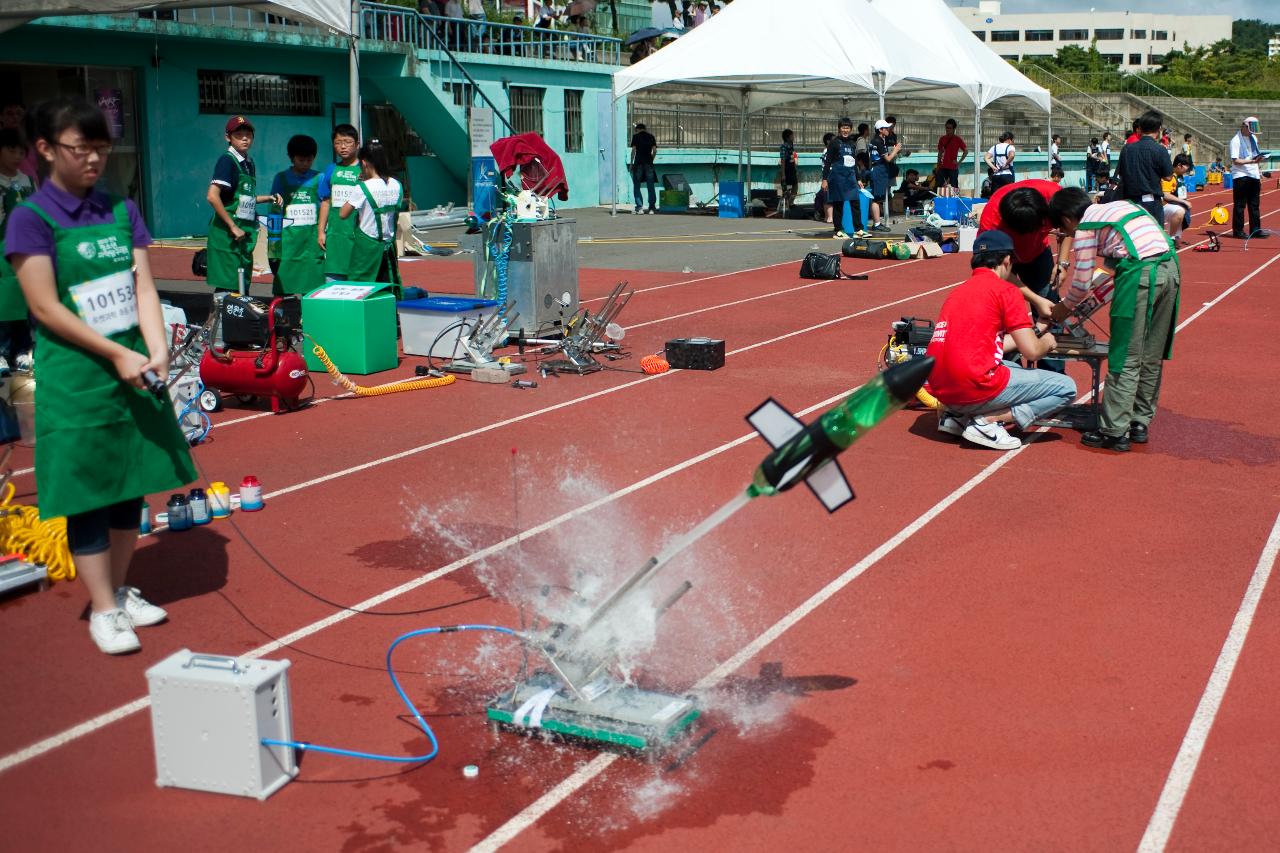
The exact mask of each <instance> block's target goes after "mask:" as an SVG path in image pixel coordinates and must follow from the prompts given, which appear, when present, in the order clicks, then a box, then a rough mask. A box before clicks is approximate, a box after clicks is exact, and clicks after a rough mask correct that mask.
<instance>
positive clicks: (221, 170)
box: [205, 116, 282, 290]
mask: <svg viewBox="0 0 1280 853" xmlns="http://www.w3.org/2000/svg"><path fill="white" fill-rule="evenodd" d="M226 136H227V145H228V146H229V147H228V148H227V152H226V153H225V154H223V155H222V156H221V157H220V158H218V162H217V164H216V165H215V166H214V168H213V179H212V180H211V181H210V182H209V190H208V192H207V193H206V194H205V200H206V201H208V202H209V206H210V207H212V208H213V218H212V219H210V220H209V239H208V244H207V246H206V248H207V251H208V254H207V257H208V264H209V271H208V273H207V277H208V280H209V284H210V286H212V287H213V288H215V289H217V290H239V288H240V283H241V280H242V279H243V282H244V286H245V287H246V288H248V286H249V281H250V279H252V278H253V247H254V244H256V243H257V242H258V203H259V202H275V203H276V204H280V203H281V202H282V199H280V198H279V197H278V196H271V195H258V194H257V192H258V189H257V188H258V178H257V170H256V169H255V168H254V165H253V161H252V160H250V159H249V147H250V146H251V145H253V125H252V124H250V123H249V120H248V119H246V118H245V117H244V116H233V117H232V118H231V119H229V120H228V121H227V125H226Z"/></svg>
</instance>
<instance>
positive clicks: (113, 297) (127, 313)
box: [71, 270, 138, 335]
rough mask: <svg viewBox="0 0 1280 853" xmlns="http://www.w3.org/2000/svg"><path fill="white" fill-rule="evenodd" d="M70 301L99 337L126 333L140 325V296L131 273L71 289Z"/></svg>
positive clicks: (121, 272) (122, 271)
mask: <svg viewBox="0 0 1280 853" xmlns="http://www.w3.org/2000/svg"><path fill="white" fill-rule="evenodd" d="M71 298H72V299H74V300H75V303H76V309H77V310H78V311H79V312H80V319H81V320H84V321H85V323H87V324H88V326H89V328H91V329H93V330H94V331H95V332H97V333H98V334H100V335H114V334H116V333H117V332H127V331H128V330H129V329H132V328H134V327H135V326H137V325H138V294H137V291H136V290H135V289H134V286H133V271H132V270H121V271H120V272H117V273H112V274H111V275H104V276H103V277H102V278H95V279H94V280H93V281H86V282H85V283H83V284H76V285H72V287H71Z"/></svg>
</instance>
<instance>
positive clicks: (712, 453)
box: [0, 388, 856, 773]
mask: <svg viewBox="0 0 1280 853" xmlns="http://www.w3.org/2000/svg"><path fill="white" fill-rule="evenodd" d="M854 390H856V389H853V388H850V389H847V390H845V391H841V392H840V393H839V394H836V395H834V396H832V397H828V398H827V399H825V400H822V401H820V402H817V403H814V404H813V405H812V406H809V407H807V408H805V409H801V410H800V411H799V412H797V413H796V414H797V415H808V414H811V413H812V412H815V411H818V410H820V409H825V408H826V407H828V406H831V405H833V404H835V403H836V402H837V401H839V400H842V399H844V398H845V397H847V396H848V395H849V394H852V393H853V391H854ZM755 437H756V434H755V432H750V433H746V434H744V435H740V436H738V437H737V438H735V439H733V440H731V441H727V442H725V443H724V444H721V445H719V446H718V447H713V448H711V449H710V450H707V451H704V452H703V453H700V454H698V455H697V456H692V457H690V458H688V459H686V460H684V461H683V462H678V463H676V464H674V465H671V466H670V467H668V468H665V469H663V470H661V471H658V472H657V473H655V474H651V475H649V476H648V477H645V478H644V479H642V480H637V481H636V482H634V483H632V484H630V485H628V486H624V487H623V488H621V489H618V490H617V491H615V492H612V493H610V494H608V495H605V496H603V497H600V498H597V499H596V500H594V501H591V502H589V503H586V504H583V505H582V506H579V507H575V508H574V509H571V510H569V511H567V512H565V513H562V514H561V515H559V516H556V517H555V518H552V519H550V520H548V521H544V522H542V523H541V524H537V525H534V526H533V527H530V528H528V529H526V530H523V531H520V532H519V533H516V534H514V535H512V536H508V537H507V538H506V539H503V540H501V541H499V542H495V543H494V544H492V545H489V546H488V547H486V548H483V549H481V550H479V551H475V552H472V553H471V554H468V555H467V556H465V557H460V558H459V559H457V560H455V561H453V562H452V563H450V564H448V565H446V566H442V567H440V568H439V569H435V570H434V571H431V572H428V573H426V574H424V575H420V576H419V577H416V578H414V579H413V580H410V581H406V582H405V583H403V584H400V585H399V586H397V587H394V588H392V589H389V590H387V591H385V592H382V593H379V594H378V595H375V596H372V597H370V598H366V599H365V600H364V601H361V602H359V603H358V604H354V605H352V606H351V609H350V610H340V611H338V612H336V613H333V614H331V615H329V616H326V617H325V618H324V619H320V620H317V621H315V622H312V623H311V624H309V625H304V626H303V627H301V628H299V629H297V630H295V631H293V632H292V633H289V634H286V635H285V636H283V637H280V638H279V639H277V640H273V641H272V642H269V643H266V644H264V645H261V646H259V647H257V648H256V649H253V650H252V651H249V652H246V653H245V654H244V655H241V657H244V658H250V659H252V658H259V657H262V656H263V655H265V654H270V653H271V652H273V651H276V650H277V649H279V648H282V647H284V646H287V645H290V644H292V643H296V642H298V641H299V640H302V639H305V638H306V637H309V636H311V635H312V634H315V633H318V632H320V631H322V630H324V629H325V628H328V627H330V626H332V625H336V624H338V623H340V622H345V621H346V620H347V619H350V618H352V617H353V616H356V615H358V614H357V613H356V612H355V611H358V610H372V609H373V608H375V607H377V606H378V605H380V604H384V603H386V602H387V601H390V600H392V599H394V598H397V597H399V596H401V595H404V594H405V593H407V592H410V591H411V590H414V589H417V588H418V587H420V586H423V585H424V584H426V583H429V582H431V581H433V580H437V579H438V578H442V577H444V576H445V575H448V574H451V573H453V572H456V571H457V570H459V569H461V568H464V567H466V566H469V565H472V564H473V563H477V562H480V561H482V560H485V559H487V558H488V557H491V556H493V555H494V554H497V553H499V552H501V551H503V550H505V549H507V548H510V547H512V546H513V545H516V544H518V543H521V542H525V541H527V540H528V539H529V538H531V537H533V536H537V535H538V534H540V533H545V532H547V531H549V530H552V529H554V528H556V527H559V526H560V525H562V524H564V523H566V522H569V521H572V520H573V519H575V518H579V517H581V516H583V515H586V514H588V513H590V512H593V511H595V510H597V509H599V508H600V507H602V506H605V505H607V504H610V503H612V502H613V501H616V500H619V499H621V498H624V497H626V496H627V495H630V494H633V493H634V492H638V491H640V490H641V489H644V488H646V487H648V486H651V485H653V484H654V483H657V482H660V481H662V480H665V479H666V478H667V477H670V476H672V475H674V474H678V473H680V472H681V471H684V470H685V469H687V468H692V467H693V466H695V465H698V464H701V463H702V462H705V461H707V460H708V459H711V458H713V457H716V456H719V455H720V454H721V453H724V452H726V451H729V450H732V449H733V448H735V447H737V446H739V445H741V444H745V443H746V442H748V441H750V440H752V439H753V438H755ZM150 704H151V700H150V699H149V698H147V697H143V698H141V699H135V700H134V701H132V702H129V703H128V704H126V705H122V706H120V707H118V708H114V709H112V710H110V711H107V712H106V713H103V714H99V715H98V716H96V717H94V718H92V719H90V720H87V721H85V722H83V723H80V724H79V725H76V726H73V727H72V728H70V729H67V730H66V731H64V732H61V733H59V734H56V735H53V736H52V737H49V738H45V739H44V740H42V741H39V742H37V743H34V744H32V745H31V746H28V747H26V748H25V749H21V750H18V751H17V752H14V753H11V754H9V755H6V756H4V757H3V758H0V773H2V772H4V771H5V770H8V769H9V768H11V767H16V766H17V765H19V764H22V763H24V762H26V761H30V760H31V759H33V758H36V757H37V756H40V755H43V754H44V753H46V752H49V751H51V750H54V749H57V748H58V747H60V746H64V745H66V744H68V743H70V742H71V741H73V740H76V739H78V738H81V737H83V736H85V735H87V734H90V733H92V732H94V731H97V730H98V729H101V728H103V727H104V726H108V725H110V724H111V723H114V722H116V721H117V720H122V719H124V718H125V717H128V716H130V715H131V714H134V713H136V712H138V711H141V710H143V709H144V708H147V707H148V706H150Z"/></svg>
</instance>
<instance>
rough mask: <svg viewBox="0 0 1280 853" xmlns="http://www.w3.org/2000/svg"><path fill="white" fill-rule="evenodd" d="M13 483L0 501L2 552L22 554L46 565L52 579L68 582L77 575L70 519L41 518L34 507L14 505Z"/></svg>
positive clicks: (5, 490) (0, 547)
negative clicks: (69, 542) (69, 534)
mask: <svg viewBox="0 0 1280 853" xmlns="http://www.w3.org/2000/svg"><path fill="white" fill-rule="evenodd" d="M13 495H14V487H13V483H6V484H5V488H4V498H3V500H0V552H3V553H5V554H21V555H22V557H23V558H24V559H25V560H26V561H27V562H29V563H39V564H43V565H44V566H45V568H46V569H47V570H48V572H49V580H51V581H69V580H73V579H74V578H75V576H76V566H75V563H74V562H72V560H71V551H70V549H69V548H68V547H67V520H66V519H65V518H51V519H48V520H47V521H41V520H40V512H39V510H37V509H36V508H35V507H33V506H23V505H22V504H11V503H10V501H12V500H13Z"/></svg>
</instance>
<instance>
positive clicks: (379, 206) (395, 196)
mask: <svg viewBox="0 0 1280 853" xmlns="http://www.w3.org/2000/svg"><path fill="white" fill-rule="evenodd" d="M360 167H361V169H362V174H363V176H364V179H363V180H362V181H361V182H360V186H359V193H358V194H356V195H355V196H354V197H353V198H351V199H350V200H349V201H348V202H347V203H346V204H344V205H343V206H342V210H340V211H339V212H338V216H340V217H341V218H342V219H347V218H348V217H350V216H351V214H353V213H355V212H356V211H359V222H358V223H357V226H356V230H355V237H354V238H353V239H352V242H351V261H350V264H349V266H348V267H347V275H348V278H349V280H351V281H384V282H390V283H392V284H394V285H395V294H396V298H397V299H399V298H400V295H401V294H400V267H399V265H398V263H397V259H396V216H397V214H398V213H399V211H400V205H401V203H402V202H403V201H404V191H403V189H402V188H401V186H400V182H399V181H397V180H396V179H395V178H393V177H391V169H390V166H389V165H388V157H387V150H386V148H385V147H383V145H382V143H380V142H378V140H376V139H375V140H372V141H370V142H369V143H368V144H366V145H365V146H363V147H362V148H361V149H360Z"/></svg>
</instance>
